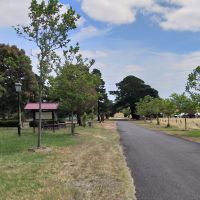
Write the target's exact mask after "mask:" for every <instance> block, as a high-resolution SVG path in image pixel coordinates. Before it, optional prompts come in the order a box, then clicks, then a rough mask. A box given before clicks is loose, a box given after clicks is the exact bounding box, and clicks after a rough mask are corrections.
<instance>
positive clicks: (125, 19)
mask: <svg viewBox="0 0 200 200" xmlns="http://www.w3.org/2000/svg"><path fill="white" fill-rule="evenodd" d="M153 5H154V2H153V0H140V1H138V0H118V1H116V0H109V1H108V0H101V1H99V0H82V9H83V11H84V12H85V13H87V15H88V16H90V17H91V18H93V19H95V20H99V21H103V22H109V23H112V24H128V23H132V22H134V21H135V20H136V14H137V9H141V8H147V7H153ZM158 7H159V6H155V7H154V8H155V9H157V8H158Z"/></svg>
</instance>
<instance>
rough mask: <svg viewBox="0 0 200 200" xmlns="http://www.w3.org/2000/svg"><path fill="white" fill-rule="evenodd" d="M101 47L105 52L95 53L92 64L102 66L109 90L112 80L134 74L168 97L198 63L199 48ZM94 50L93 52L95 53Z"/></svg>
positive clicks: (182, 85) (181, 87)
mask: <svg viewBox="0 0 200 200" xmlns="http://www.w3.org/2000/svg"><path fill="white" fill-rule="evenodd" d="M84 51H85V52H90V53H91V55H92V52H93V51H86V50H84ZM101 51H103V52H106V54H107V55H108V56H97V59H96V60H97V63H95V66H94V67H95V68H99V69H100V70H101V72H102V75H103V78H104V80H105V82H106V88H107V90H108V91H111V90H115V89H116V87H115V83H118V82H120V81H121V80H122V79H123V78H124V77H126V76H128V75H134V76H136V77H138V78H141V79H142V80H144V81H145V82H146V83H147V84H149V85H151V86H152V87H153V88H155V89H157V90H158V91H159V94H160V96H161V97H164V98H165V97H169V96H170V94H172V93H173V92H177V93H182V92H184V91H185V84H186V81H187V76H188V74H189V73H191V72H192V70H193V69H195V68H196V67H197V66H198V65H200V52H199V51H196V52H191V53H187V54H178V53H171V52H157V51H153V50H152V49H143V48H138V47H137V48H135V49H133V48H132V49H115V51H112V50H108V49H104V50H101ZM101 51H97V50H96V51H95V52H101ZM95 52H93V56H94V55H95V54H97V55H98V53H95ZM122 55H123V59H121V58H122ZM130 55H134V56H130ZM144 58H145V59H144ZM99 63H103V65H102V66H101V65H99ZM111 98H113V97H111Z"/></svg>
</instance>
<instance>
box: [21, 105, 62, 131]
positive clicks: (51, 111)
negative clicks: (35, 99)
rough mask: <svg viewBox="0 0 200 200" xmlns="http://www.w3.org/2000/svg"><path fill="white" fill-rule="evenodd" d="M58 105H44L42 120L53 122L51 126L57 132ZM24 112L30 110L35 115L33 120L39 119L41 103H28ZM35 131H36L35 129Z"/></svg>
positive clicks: (42, 106)
mask: <svg viewBox="0 0 200 200" xmlns="http://www.w3.org/2000/svg"><path fill="white" fill-rule="evenodd" d="M58 106H59V104H58V103H42V104H41V108H42V115H41V118H42V120H52V123H53V124H51V126H50V125H49V127H52V129H53V131H55V120H57V114H56V111H57V110H58ZM24 110H30V111H32V113H33V120H34V121H36V120H38V119H39V103H27V104H26V106H25V108H24ZM34 130H35V129H34Z"/></svg>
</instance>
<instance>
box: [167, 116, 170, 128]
mask: <svg viewBox="0 0 200 200" xmlns="http://www.w3.org/2000/svg"><path fill="white" fill-rule="evenodd" d="M167 127H170V123H169V117H168V122H167Z"/></svg>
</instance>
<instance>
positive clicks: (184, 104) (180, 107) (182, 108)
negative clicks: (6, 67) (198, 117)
mask: <svg viewBox="0 0 200 200" xmlns="http://www.w3.org/2000/svg"><path fill="white" fill-rule="evenodd" d="M170 99H171V101H172V102H173V103H174V104H175V106H176V112H178V113H187V114H189V115H194V114H195V113H196V112H197V106H198V102H197V101H196V100H195V99H192V98H189V97H187V96H186V95H185V94H184V93H183V94H181V95H179V94H176V93H173V94H172V95H171V96H170Z"/></svg>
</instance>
